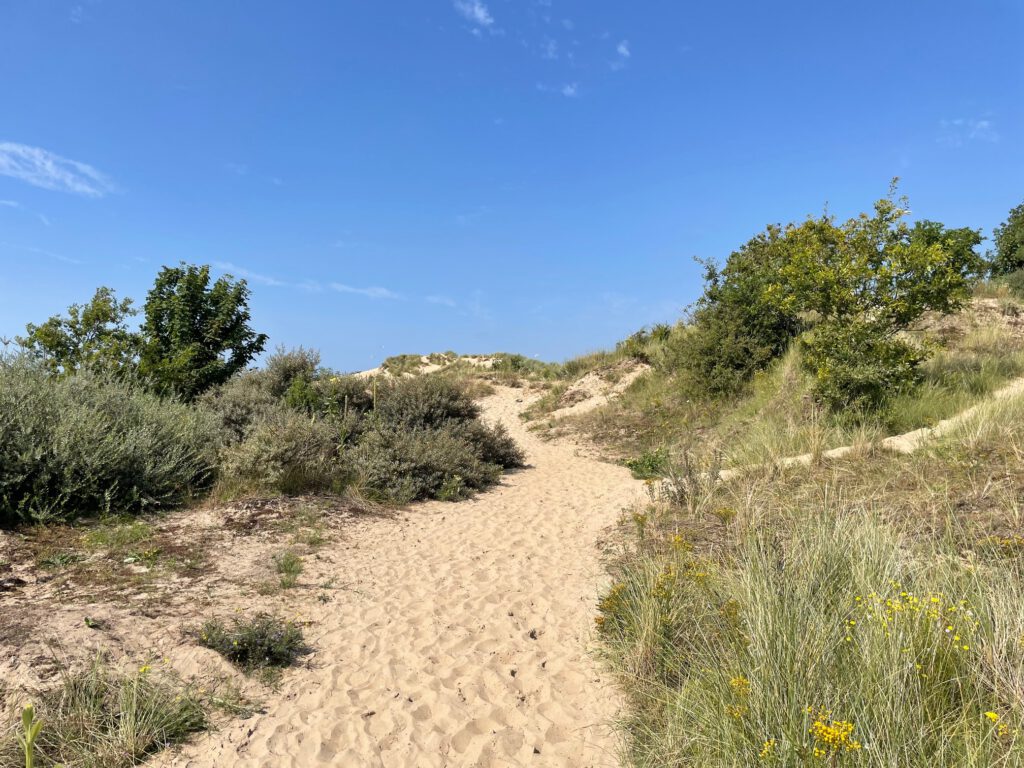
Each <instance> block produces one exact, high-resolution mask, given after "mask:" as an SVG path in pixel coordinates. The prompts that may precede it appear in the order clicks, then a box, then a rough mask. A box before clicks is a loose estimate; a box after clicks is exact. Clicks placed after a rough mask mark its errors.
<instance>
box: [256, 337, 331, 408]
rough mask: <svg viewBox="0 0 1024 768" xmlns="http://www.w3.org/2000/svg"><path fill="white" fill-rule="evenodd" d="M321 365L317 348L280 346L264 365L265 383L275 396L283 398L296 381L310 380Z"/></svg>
mask: <svg viewBox="0 0 1024 768" xmlns="http://www.w3.org/2000/svg"><path fill="white" fill-rule="evenodd" d="M319 367H320V353H319V352H318V351H317V350H315V349H306V348H305V347H296V348H295V349H286V348H285V347H281V346H279V347H278V348H277V349H275V350H274V353H273V354H272V355H271V356H270V357H268V358H267V364H266V365H265V366H264V367H263V371H262V373H263V383H264V386H266V388H267V390H268V391H269V392H270V394H271V395H272V396H273V397H275V398H282V397H284V396H285V394H286V393H287V392H288V390H289V389H291V388H292V387H293V386H294V385H295V382H296V381H306V382H310V381H312V380H313V377H314V376H315V375H316V373H317V369H318V368H319Z"/></svg>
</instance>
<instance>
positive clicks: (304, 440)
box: [221, 404, 344, 495]
mask: <svg viewBox="0 0 1024 768" xmlns="http://www.w3.org/2000/svg"><path fill="white" fill-rule="evenodd" d="M338 447H339V434H338V429H337V427H336V426H334V425H332V424H331V423H330V422H327V421H324V420H321V419H316V418H313V417H310V416H306V415H305V414H302V413H297V412H295V411H292V410H290V409H288V408H286V407H285V406H283V405H280V404H279V405H276V406H274V407H273V408H272V409H270V410H268V411H266V412H265V413H264V414H263V415H262V416H261V418H260V420H259V421H257V422H255V423H254V424H253V426H252V427H251V429H250V430H249V432H248V433H247V435H246V437H245V439H244V440H242V441H241V442H237V443H233V444H230V445H227V446H225V447H224V449H223V451H222V454H221V488H222V490H223V491H225V492H226V493H228V494H229V495H230V494H235V493H238V492H243V491H257V490H258V491H276V492H279V493H304V492H310V491H320V490H327V489H332V488H333V489H340V487H341V486H342V485H343V481H344V471H343V469H342V465H341V461H340V459H339V456H338Z"/></svg>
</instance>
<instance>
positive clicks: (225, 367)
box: [139, 263, 267, 400]
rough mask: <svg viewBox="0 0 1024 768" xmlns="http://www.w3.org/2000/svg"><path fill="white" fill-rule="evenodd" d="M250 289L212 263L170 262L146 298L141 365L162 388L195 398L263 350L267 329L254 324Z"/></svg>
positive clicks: (182, 396)
mask: <svg viewBox="0 0 1024 768" xmlns="http://www.w3.org/2000/svg"><path fill="white" fill-rule="evenodd" d="M248 301H249V288H248V287H247V286H246V283H245V280H239V281H237V282H235V281H233V280H232V279H231V278H230V277H228V276H225V277H221V278H219V279H217V280H216V281H215V282H214V283H213V284H212V285H211V284H210V268H209V267H208V266H201V267H199V266H193V265H189V264H184V263H183V264H182V265H181V266H180V267H164V268H163V269H162V270H161V271H160V274H159V275H157V278H156V282H155V284H154V286H153V288H152V290H150V292H149V295H148V296H147V298H146V305H145V308H144V312H145V321H144V322H143V324H142V335H143V337H144V342H143V347H142V353H141V357H140V360H139V370H140V372H141V374H142V375H143V376H144V377H146V378H147V379H148V380H149V381H150V382H151V383H152V385H153V386H154V387H155V388H156V389H157V390H158V391H160V392H162V393H174V394H176V395H178V396H180V397H181V398H183V399H185V400H192V399H194V398H195V397H196V396H198V395H199V394H201V393H202V392H204V391H206V390H207V389H209V388H210V387H213V386H216V385H217V384H222V383H223V382H225V381H227V380H228V379H230V378H231V377H232V376H233V375H234V374H235V373H237V372H238V371H240V370H242V369H243V368H245V366H246V365H247V364H248V363H249V361H251V360H252V359H253V358H254V357H255V356H256V355H258V354H259V353H260V352H261V351H262V350H263V347H264V345H265V344H266V340H267V337H266V335H265V334H261V333H259V334H258V333H256V332H255V331H253V330H252V328H251V327H250V326H249V319H250V316H249V308H248Z"/></svg>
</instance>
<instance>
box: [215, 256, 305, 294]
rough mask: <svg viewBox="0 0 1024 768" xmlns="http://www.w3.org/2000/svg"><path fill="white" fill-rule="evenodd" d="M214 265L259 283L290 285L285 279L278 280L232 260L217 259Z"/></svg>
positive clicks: (280, 285) (277, 285) (278, 285)
mask: <svg viewBox="0 0 1024 768" xmlns="http://www.w3.org/2000/svg"><path fill="white" fill-rule="evenodd" d="M213 266H215V267H216V268H217V269H219V270H222V271H224V272H230V273H231V274H232V275H234V276H236V277H244V278H245V279H246V280H251V281H252V282H254V283H259V284H260V285H270V286H274V287H280V288H283V287H285V286H287V285H289V283H286V282H285V281H284V280H278V279H277V278H276V277H271V276H270V275H262V274H260V273H259V272H253V271H251V270H248V269H246V268H245V267H240V266H238V265H237V264H232V263H231V262H230V261H215V262H213Z"/></svg>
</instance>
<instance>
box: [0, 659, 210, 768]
mask: <svg viewBox="0 0 1024 768" xmlns="http://www.w3.org/2000/svg"><path fill="white" fill-rule="evenodd" d="M36 710H37V722H38V723H40V724H41V728H40V730H39V733H38V734H37V736H36V737H35V745H34V758H35V762H34V765H35V766H36V768H57V767H58V766H64V768H128V766H133V765H138V764H140V763H141V762H143V761H144V760H145V759H146V758H147V757H149V756H151V755H153V754H155V753H157V752H159V751H160V750H162V749H164V748H166V747H168V746H171V745H174V744H180V743H181V742H183V741H185V739H187V738H188V737H189V736H190V735H191V734H193V733H196V732H198V731H202V730H204V729H205V728H206V727H207V725H208V722H207V717H206V713H205V711H204V707H203V702H202V700H201V699H200V697H199V696H198V694H197V692H196V691H195V690H194V689H193V688H192V687H191V686H188V685H185V684H184V683H182V682H181V681H180V680H179V679H177V678H176V677H174V676H173V675H171V674H169V673H166V672H160V671H157V670H150V669H149V667H142V669H140V670H138V671H136V672H132V673H129V674H122V673H118V672H116V671H114V670H112V669H110V668H109V667H107V666H106V665H105V664H104V663H103V662H102V661H99V660H97V661H96V662H95V663H94V664H93V665H92V666H90V667H89V668H87V669H85V670H84V671H81V672H76V673H64V675H63V678H62V680H61V685H60V687H59V688H58V689H57V690H56V691H54V692H53V693H52V694H49V695H46V696H44V697H43V701H42V702H41V703H40V704H39V706H38V707H36ZM0 762H2V764H3V765H9V766H17V765H25V764H26V763H25V758H24V756H23V753H22V748H21V746H20V745H18V744H17V742H16V741H15V739H7V740H5V741H3V742H0Z"/></svg>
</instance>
